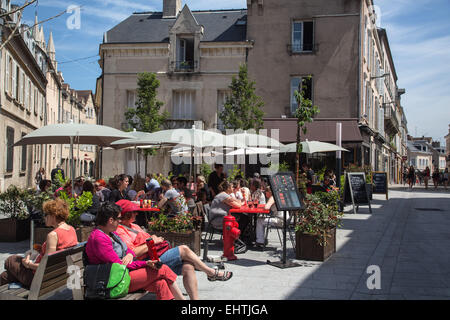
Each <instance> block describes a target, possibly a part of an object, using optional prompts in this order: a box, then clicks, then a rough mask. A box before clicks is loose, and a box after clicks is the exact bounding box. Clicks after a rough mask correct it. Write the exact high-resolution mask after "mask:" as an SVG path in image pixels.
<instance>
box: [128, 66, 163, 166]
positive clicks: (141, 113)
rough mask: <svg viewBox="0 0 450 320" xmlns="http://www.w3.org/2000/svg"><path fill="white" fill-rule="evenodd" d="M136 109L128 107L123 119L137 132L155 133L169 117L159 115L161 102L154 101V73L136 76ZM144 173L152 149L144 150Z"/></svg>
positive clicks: (158, 83)
mask: <svg viewBox="0 0 450 320" xmlns="http://www.w3.org/2000/svg"><path fill="white" fill-rule="evenodd" d="M137 85H138V89H137V102H136V107H135V108H133V107H130V106H128V109H127V111H126V112H125V118H126V119H127V121H128V124H129V125H130V126H131V127H132V128H135V129H136V130H137V131H142V132H149V133H151V132H155V131H158V130H160V127H161V125H162V124H163V123H164V121H166V120H167V118H168V117H169V113H168V112H167V111H164V112H163V113H160V110H161V107H162V106H163V104H164V103H163V102H162V101H159V100H157V99H156V95H157V89H158V88H159V85H160V82H159V80H158V79H157V78H156V74H155V73H150V72H143V73H139V74H138V81H137ZM143 153H144V157H145V172H147V157H148V156H149V155H153V154H155V150H154V149H144V151H143Z"/></svg>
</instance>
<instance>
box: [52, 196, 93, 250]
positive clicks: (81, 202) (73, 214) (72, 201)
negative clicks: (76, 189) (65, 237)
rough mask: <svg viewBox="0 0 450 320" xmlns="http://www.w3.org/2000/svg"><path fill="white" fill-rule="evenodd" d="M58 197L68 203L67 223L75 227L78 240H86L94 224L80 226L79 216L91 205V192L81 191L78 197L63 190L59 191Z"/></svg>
mask: <svg viewBox="0 0 450 320" xmlns="http://www.w3.org/2000/svg"><path fill="white" fill-rule="evenodd" d="M59 197H60V198H61V199H63V200H65V201H66V202H67V203H68V204H69V217H68V219H67V223H68V224H70V225H71V226H72V227H74V228H75V230H76V232H77V236H78V241H79V242H83V241H87V240H88V238H89V235H90V234H91V232H92V230H94V226H82V225H81V220H80V216H81V214H82V213H84V212H86V211H87V210H88V209H89V208H90V207H91V206H92V193H90V192H83V193H82V194H81V195H80V196H78V197H69V196H68V195H67V193H66V192H65V191H60V193H59Z"/></svg>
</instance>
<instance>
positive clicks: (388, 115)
mask: <svg viewBox="0 0 450 320" xmlns="http://www.w3.org/2000/svg"><path fill="white" fill-rule="evenodd" d="M383 107H384V127H385V130H386V131H387V132H388V133H393V134H397V133H400V127H399V123H398V120H397V117H396V116H395V112H394V110H393V109H392V107H391V106H390V104H387V105H384V106H383Z"/></svg>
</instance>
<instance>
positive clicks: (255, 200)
mask: <svg viewBox="0 0 450 320" xmlns="http://www.w3.org/2000/svg"><path fill="white" fill-rule="evenodd" d="M258 204H259V201H258V199H254V200H253V205H254V206H255V209H256V208H258Z"/></svg>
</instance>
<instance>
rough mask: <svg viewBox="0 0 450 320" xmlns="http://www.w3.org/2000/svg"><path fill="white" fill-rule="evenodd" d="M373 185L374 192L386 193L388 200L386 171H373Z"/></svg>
mask: <svg viewBox="0 0 450 320" xmlns="http://www.w3.org/2000/svg"><path fill="white" fill-rule="evenodd" d="M372 186H373V189H372V190H373V193H376V194H386V200H387V199H388V177H387V173H386V172H380V171H376V172H373V173H372Z"/></svg>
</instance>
